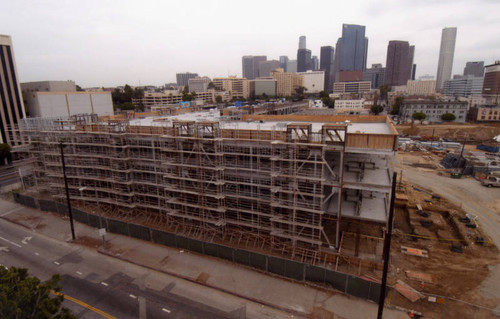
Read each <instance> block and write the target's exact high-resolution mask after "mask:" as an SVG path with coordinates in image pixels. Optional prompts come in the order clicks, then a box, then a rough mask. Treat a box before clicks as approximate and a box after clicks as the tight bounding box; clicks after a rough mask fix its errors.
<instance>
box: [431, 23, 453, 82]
mask: <svg viewBox="0 0 500 319" xmlns="http://www.w3.org/2000/svg"><path fill="white" fill-rule="evenodd" d="M456 38H457V28H456V27H453V28H444V29H443V32H442V33H441V48H440V49H439V62H438V69H437V77H436V91H441V90H442V89H443V85H444V81H446V80H449V79H451V71H452V68H453V55H454V54H455V40H456Z"/></svg>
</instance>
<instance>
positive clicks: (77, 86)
mask: <svg viewBox="0 0 500 319" xmlns="http://www.w3.org/2000/svg"><path fill="white" fill-rule="evenodd" d="M76 91H77V92H82V91H83V89H82V87H81V86H79V85H78V84H77V85H76Z"/></svg>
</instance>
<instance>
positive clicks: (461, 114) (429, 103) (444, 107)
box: [399, 100, 468, 123]
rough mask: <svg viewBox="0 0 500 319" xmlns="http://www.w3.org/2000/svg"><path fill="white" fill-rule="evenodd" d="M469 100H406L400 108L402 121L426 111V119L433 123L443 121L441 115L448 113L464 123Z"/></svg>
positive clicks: (456, 120)
mask: <svg viewBox="0 0 500 319" xmlns="http://www.w3.org/2000/svg"><path fill="white" fill-rule="evenodd" d="M467 104H468V103H467V102H465V101H439V100H404V101H403V105H402V106H401V107H400V109H399V117H400V120H402V121H408V120H412V119H413V114H414V113H424V114H425V115H426V118H425V120H427V121H429V122H433V123H440V122H443V120H442V118H441V116H442V115H443V114H446V113H451V114H453V115H455V122H460V123H464V122H465V120H466V117H467Z"/></svg>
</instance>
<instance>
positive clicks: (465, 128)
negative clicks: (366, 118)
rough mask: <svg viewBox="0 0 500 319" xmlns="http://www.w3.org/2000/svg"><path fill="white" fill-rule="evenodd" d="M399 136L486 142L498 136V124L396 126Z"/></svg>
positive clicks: (499, 128)
mask: <svg viewBox="0 0 500 319" xmlns="http://www.w3.org/2000/svg"><path fill="white" fill-rule="evenodd" d="M396 128H397V130H398V132H399V133H400V134H407V135H411V136H416V135H418V136H437V137H440V138H445V139H450V140H455V141H464V140H467V141H477V142H482V141H487V140H490V139H491V138H493V137H495V136H497V135H500V123H494V124H493V123H492V124H490V123H488V124H475V123H463V124H457V123H453V124H433V125H420V124H416V125H411V124H404V125H397V126H396Z"/></svg>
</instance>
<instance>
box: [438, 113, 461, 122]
mask: <svg viewBox="0 0 500 319" xmlns="http://www.w3.org/2000/svg"><path fill="white" fill-rule="evenodd" d="M456 118H457V117H456V116H455V114H453V113H444V114H443V115H441V119H442V120H443V121H445V122H451V121H455V119H456Z"/></svg>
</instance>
